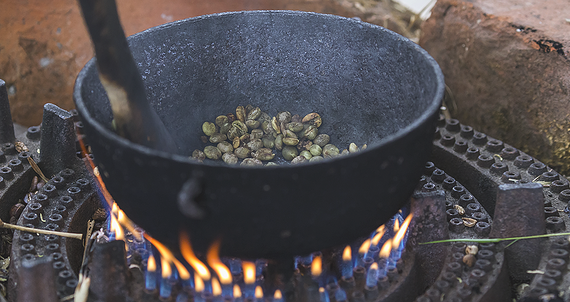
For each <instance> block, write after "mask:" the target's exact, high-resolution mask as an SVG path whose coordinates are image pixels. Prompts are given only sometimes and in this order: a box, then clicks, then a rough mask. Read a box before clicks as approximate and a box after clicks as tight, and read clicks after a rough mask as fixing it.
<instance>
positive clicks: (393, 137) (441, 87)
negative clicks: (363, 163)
mask: <svg viewBox="0 0 570 302" xmlns="http://www.w3.org/2000/svg"><path fill="white" fill-rule="evenodd" d="M258 14H288V15H308V16H317V17H319V18H323V19H337V20H338V19H341V20H342V19H343V20H345V21H346V22H351V23H355V24H359V25H361V26H365V27H369V28H372V29H375V30H379V31H381V32H383V34H385V35H388V36H392V38H393V39H394V40H399V41H402V42H404V43H405V44H407V45H408V46H409V47H411V48H413V49H415V51H417V52H419V53H420V54H421V55H422V56H423V58H424V59H425V60H426V63H428V64H429V65H430V66H431V67H432V69H433V72H434V75H435V79H436V83H437V87H436V90H435V95H434V97H433V98H432V99H431V102H430V104H429V105H428V106H427V108H426V110H425V111H424V112H423V113H422V114H421V115H420V116H419V117H418V118H416V119H415V120H414V121H413V122H412V123H410V124H408V125H406V126H405V127H403V128H401V129H399V130H398V131H396V132H394V133H392V134H389V135H387V136H386V137H384V138H382V139H379V140H378V141H376V142H374V143H371V144H369V145H368V146H367V149H366V150H361V151H360V152H358V153H355V154H354V153H353V154H348V155H345V156H339V157H335V158H328V159H325V160H323V161H317V162H307V163H304V164H303V165H272V166H241V165H227V164H220V163H217V162H211V161H205V162H198V161H196V160H193V159H191V158H189V157H188V156H184V155H180V154H175V153H170V152H165V151H159V150H156V149H152V148H150V147H146V146H143V145H140V144H136V143H133V142H131V141H129V140H127V139H125V138H123V137H121V136H119V135H117V134H116V133H114V132H113V131H111V130H110V129H109V128H107V127H105V126H104V125H103V124H101V123H99V121H97V120H96V119H95V118H94V117H93V116H92V115H91V113H90V112H89V111H88V110H87V107H86V106H85V104H84V101H83V98H82V96H81V92H82V87H83V80H84V78H85V77H86V76H87V73H88V72H89V71H90V69H91V68H90V67H91V66H93V65H94V64H95V60H96V58H95V57H93V58H92V59H90V60H89V61H88V62H87V63H86V64H85V66H84V67H83V68H82V69H81V71H80V72H79V74H78V75H77V79H76V81H75V87H74V89H73V98H74V101H75V106H76V109H77V110H78V112H79V113H80V116H81V118H82V119H83V120H85V121H86V122H87V123H88V124H90V125H92V126H93V127H94V128H95V129H96V131H98V132H99V133H100V134H101V135H102V136H104V137H105V138H106V139H107V140H110V141H114V142H116V143H117V144H118V145H120V146H122V147H123V148H126V149H133V150H134V151H136V152H140V153H142V154H144V155H148V156H154V157H159V158H162V159H168V160H174V161H176V162H179V163H183V164H189V165H196V166H198V167H200V166H215V167H220V168H227V169H267V170H273V169H295V168H299V167H300V166H308V165H323V164H328V163H330V162H332V161H341V160H346V159H349V158H352V157H353V156H358V155H359V154H361V153H368V152H374V151H375V150H376V149H379V148H381V147H382V146H384V145H387V144H390V143H392V142H394V141H397V140H400V139H402V138H403V137H405V136H406V135H408V134H409V133H410V132H412V131H413V130H414V129H416V128H418V127H420V125H421V124H423V123H425V121H426V120H429V119H430V117H432V116H433V115H434V114H435V113H436V112H437V111H438V110H439V108H440V106H441V100H442V99H443V95H444V91H445V82H444V76H443V73H442V71H441V69H440V67H439V65H438V64H437V62H436V61H435V59H434V58H433V57H431V56H430V55H429V54H428V52H427V51H426V50H424V49H423V48H421V47H420V46H419V45H418V44H416V43H414V42H413V41H411V40H410V39H408V38H406V37H404V36H402V35H400V34H397V33H395V32H393V31H391V30H389V29H386V28H384V27H381V26H378V25H375V24H371V23H367V22H363V21H360V20H356V19H353V18H347V17H342V16H337V15H331V14H322V13H315V12H304V11H291V10H255V11H232V12H223V13H216V14H208V15H201V16H197V17H192V18H187V19H183V20H178V21H173V22H169V23H165V24H162V25H158V26H155V27H151V28H148V29H146V30H144V31H141V32H138V33H135V34H133V35H131V36H129V39H130V38H134V37H138V36H140V35H145V34H148V33H152V32H154V31H160V30H163V29H166V28H169V27H172V26H176V25H178V24H181V23H186V22H198V21H201V20H206V19H210V18H217V17H219V16H227V15H258Z"/></svg>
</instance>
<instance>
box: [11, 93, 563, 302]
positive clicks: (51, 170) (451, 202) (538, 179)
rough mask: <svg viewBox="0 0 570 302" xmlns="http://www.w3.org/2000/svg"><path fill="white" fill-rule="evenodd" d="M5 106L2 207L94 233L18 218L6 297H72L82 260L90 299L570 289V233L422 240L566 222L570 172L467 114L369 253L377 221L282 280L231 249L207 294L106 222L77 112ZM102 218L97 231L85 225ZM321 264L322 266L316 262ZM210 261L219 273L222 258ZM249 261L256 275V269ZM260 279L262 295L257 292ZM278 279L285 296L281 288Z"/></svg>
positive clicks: (546, 228) (373, 297) (466, 296)
mask: <svg viewBox="0 0 570 302" xmlns="http://www.w3.org/2000/svg"><path fill="white" fill-rule="evenodd" d="M0 88H1V89H0V96H2V94H4V95H5V87H4V86H2V87H0ZM0 101H1V102H2V104H0V105H1V106H8V105H7V104H8V100H7V97H5V96H4V97H0ZM6 112H8V113H6ZM1 118H2V119H1V120H2V121H3V122H2V128H1V129H0V130H1V131H0V132H1V133H0V137H2V138H4V141H3V142H2V152H1V153H0V161H1V162H2V167H1V168H0V176H1V178H0V187H1V188H0V209H1V211H0V213H2V217H1V218H2V220H3V221H5V222H8V221H9V222H10V223H13V224H17V225H20V226H27V227H32V228H37V229H42V230H52V231H64V232H72V233H82V234H84V235H87V237H90V238H91V239H90V240H86V241H85V242H82V241H80V240H77V239H70V238H62V237H59V236H55V235H41V234H35V233H28V232H22V231H14V232H13V238H12V241H11V248H10V245H9V244H10V242H9V241H8V240H6V238H7V235H11V232H10V231H7V230H3V231H2V232H3V234H4V235H3V236H2V244H3V246H2V249H1V251H2V252H4V253H5V254H4V255H1V256H2V257H8V256H10V267H9V268H8V277H9V278H8V280H7V282H6V281H3V282H2V283H0V284H1V285H2V289H3V291H6V287H7V294H8V295H7V298H8V300H9V301H60V300H71V299H72V297H73V295H74V294H75V295H78V294H79V292H80V291H78V290H77V289H76V287H77V285H78V281H79V272H82V273H85V272H86V271H88V272H89V278H90V280H91V283H90V287H89V295H88V298H86V300H85V301H111V300H112V301H202V300H204V301H218V300H220V301H221V300H222V299H223V300H224V301H239V300H240V299H241V300H243V301H261V300H263V301H276V302H277V301H323V302H324V301H327V302H328V301H339V302H340V301H358V302H362V301H511V300H512V299H513V298H515V299H517V300H518V301H555V300H557V299H558V300H568V299H569V298H570V294H569V293H567V292H566V291H565V289H566V288H568V286H569V285H570V284H569V283H570V281H568V280H570V278H568V277H567V275H568V271H567V261H568V258H569V257H568V252H569V249H570V246H569V242H568V240H567V238H566V237H551V238H549V239H546V238H537V239H532V240H521V241H517V242H514V243H513V242H505V243H479V244H477V243H473V242H471V243H469V242H467V243H464V242H461V243H453V244H448V243H440V244H430V245H421V244H420V243H423V242H427V241H433V240H440V239H445V238H452V239H475V238H477V239H483V238H489V237H491V238H496V237H501V238H504V237H515V236H524V235H536V234H554V233H559V232H567V231H568V223H569V221H568V220H569V217H568V214H567V212H568V208H567V203H568V201H569V200H570V189H569V184H568V180H567V179H566V178H565V177H563V176H561V175H559V174H558V173H556V172H555V171H553V170H552V169H550V168H549V167H547V166H546V165H544V164H543V163H541V162H539V161H537V160H536V159H534V158H532V157H531V156H529V155H527V154H524V153H523V152H521V151H519V150H517V149H516V148H513V147H512V146H509V145H506V144H504V143H503V142H501V141H499V140H496V139H493V138H490V137H487V136H486V135H485V134H483V133H480V132H476V131H474V130H473V129H472V128H471V127H469V126H465V125H461V124H460V123H459V122H458V121H457V120H445V119H444V118H440V120H439V124H438V128H437V132H436V136H435V139H434V148H433V155H432V158H431V160H432V161H431V162H428V163H427V164H426V167H425V173H424V175H423V176H422V177H421V179H420V181H419V183H418V186H417V189H416V191H415V193H414V195H413V197H412V199H411V201H410V203H409V204H408V205H407V206H406V208H405V209H403V212H402V214H398V215H396V217H395V218H393V219H392V220H391V222H389V223H387V224H386V225H385V226H384V229H383V230H382V232H385V233H386V234H387V235H384V236H380V239H377V240H378V245H374V244H373V245H372V248H370V247H367V248H366V249H365V252H364V253H363V254H361V253H359V252H357V251H358V249H359V248H360V247H362V245H363V243H364V242H365V239H368V241H369V242H370V240H371V239H373V238H374V235H377V234H378V231H375V232H373V233H372V235H371V237H370V238H363V239H362V240H360V241H358V242H354V243H347V244H348V245H349V246H350V247H351V248H352V251H353V252H352V254H349V255H350V256H351V258H350V259H351V260H349V261H348V262H347V261H346V260H345V261H343V252H344V251H345V250H346V247H344V246H343V247H337V248H333V249H330V250H325V251H319V252H315V253H313V254H311V255H306V256H302V257H298V258H296V259H295V260H294V261H293V260H292V261H291V263H295V264H294V266H293V265H292V267H290V268H289V269H290V278H288V279H287V280H281V283H280V282H276V281H275V276H274V275H273V274H276V271H275V267H276V266H278V265H276V264H275V261H268V260H263V259H258V260H257V261H255V262H251V264H252V265H253V270H254V271H253V273H251V272H248V271H244V270H243V267H245V266H243V265H242V264H243V263H242V260H240V259H234V258H231V259H224V258H222V259H221V263H222V265H225V266H226V268H227V269H228V270H229V271H230V272H231V274H232V277H233V278H232V280H233V281H232V283H231V284H222V285H221V287H222V295H223V296H224V297H223V298H222V297H220V296H217V295H214V294H213V293H214V291H215V290H216V284H215V282H206V283H205V284H201V285H202V286H203V288H202V289H200V288H198V290H200V291H202V294H197V293H196V288H197V287H200V284H198V283H199V282H200V280H202V279H200V278H198V279H199V280H198V279H195V276H196V275H198V274H197V273H196V272H194V270H193V269H192V268H191V266H189V265H187V263H185V262H183V261H178V260H176V261H177V262H176V263H177V264H181V265H183V266H182V267H179V266H177V265H174V266H173V267H172V268H173V271H172V272H171V273H170V275H167V276H166V277H164V278H161V274H162V272H164V270H165V268H166V267H165V264H164V263H161V256H160V253H159V251H158V249H157V244H156V243H155V244H154V246H153V244H151V243H150V242H149V241H147V240H144V239H141V237H140V236H135V235H137V233H138V235H140V234H142V233H143V231H141V230H135V229H131V230H125V234H123V235H121V236H119V235H118V234H117V232H116V231H115V232H110V229H109V228H110V225H111V224H112V221H111V219H110V218H109V217H110V216H113V215H109V213H110V212H111V213H112V211H113V210H112V209H110V208H109V207H108V206H104V205H105V204H106V201H105V200H104V199H103V198H102V194H100V193H101V190H100V187H99V185H98V182H97V181H96V179H95V178H94V176H93V171H90V168H88V165H86V162H88V161H89V159H90V158H89V156H85V155H84V153H81V152H79V151H80V148H79V143H78V141H76V136H75V133H76V131H77V132H78V133H79V138H81V129H82V126H81V122H79V121H78V120H77V116H76V115H75V114H74V113H73V112H72V113H70V112H67V111H64V110H62V109H60V108H57V107H56V106H54V105H51V104H47V105H46V106H45V107H44V118H43V122H42V125H41V127H39V126H37V127H30V128H29V129H28V130H27V132H26V133H23V134H20V135H17V136H16V137H15V139H13V137H11V135H10V132H11V131H12V133H13V128H12V127H11V126H12V125H11V124H10V123H6V120H10V116H9V111H2V117H1ZM29 158H31V159H32V160H33V161H32V160H29ZM33 162H36V163H37V164H38V166H39V168H40V169H41V171H43V173H44V174H45V175H46V176H47V181H46V182H45V183H44V182H42V181H39V183H40V185H38V184H37V181H36V180H34V177H36V179H41V178H39V177H38V176H39V175H38V174H37V171H36V170H34V167H33V164H32V163H33ZM31 183H33V186H32V188H30V184H31ZM116 211H120V210H116ZM407 212H410V214H413V217H414V218H413V219H412V220H411V225H410V228H409V231H408V232H407V235H405V237H407V242H406V244H405V248H404V249H400V250H399V252H400V253H401V255H397V256H393V255H390V256H387V257H386V258H382V257H380V256H379V255H378V253H380V249H381V247H382V246H383V245H384V243H386V242H389V241H390V239H389V238H391V236H392V235H394V233H395V232H394V231H392V230H393V228H394V224H401V223H403V222H404V221H403V218H404V217H405V216H407ZM410 217H411V216H410ZM119 228H120V227H119ZM93 230H95V231H96V233H95V234H98V236H89V234H91V233H92V231H93ZM97 230H102V231H97ZM403 234H405V233H403ZM84 244H86V245H87V248H85V247H84ZM158 245H159V243H158ZM402 247H403V246H402ZM159 249H160V247H159ZM394 250H395V251H397V252H398V249H394ZM394 250H392V252H394ZM10 251H11V252H10ZM8 252H10V254H9V255H8V254H7V253H8ZM151 255H153V256H152V257H151ZM204 256H205V255H204ZM150 258H152V260H150ZM183 258H184V257H180V259H181V260H182V259H183ZM199 258H200V259H202V260H204V259H205V258H202V257H201V256H200V257H199ZM317 259H318V260H317ZM370 259H372V260H370ZM381 259H384V260H381ZM243 262H245V261H243ZM389 262H391V263H389ZM4 263H5V262H4ZM347 263H349V266H348V269H347ZM152 266H153V267H152ZM316 266H319V268H320V270H319V271H318V272H317V271H316V268H315V267H316ZM177 268H178V269H177ZM184 269H186V272H184ZM209 273H210V274H212V275H213V276H214V275H215V271H214V270H211V271H209ZM184 274H188V275H184ZM250 274H253V281H251V282H246V279H247V278H251V276H249V275H250ZM189 276H190V277H189ZM192 276H193V277H192ZM196 281H198V283H197V282H196ZM235 285H237V290H236V289H235V288H234V287H236V286H235ZM257 286H259V288H260V291H261V292H262V294H261V295H262V296H263V298H259V297H258V298H256V293H255V292H256V287H257ZM228 287H229V290H228ZM276 289H279V290H280V292H279V294H280V295H279V294H275V290H276ZM238 292H239V294H238ZM257 294H258V296H259V293H257ZM236 295H240V296H241V297H242V298H237V297H236Z"/></svg>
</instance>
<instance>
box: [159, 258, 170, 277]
mask: <svg viewBox="0 0 570 302" xmlns="http://www.w3.org/2000/svg"><path fill="white" fill-rule="evenodd" d="M160 265H161V268H162V279H166V278H168V277H170V275H172V268H171V267H170V263H168V260H166V259H165V258H160Z"/></svg>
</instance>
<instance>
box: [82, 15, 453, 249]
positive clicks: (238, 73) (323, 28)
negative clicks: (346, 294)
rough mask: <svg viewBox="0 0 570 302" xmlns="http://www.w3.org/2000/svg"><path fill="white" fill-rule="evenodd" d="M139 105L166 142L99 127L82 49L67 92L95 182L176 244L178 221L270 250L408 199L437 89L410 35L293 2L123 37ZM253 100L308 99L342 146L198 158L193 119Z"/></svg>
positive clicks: (194, 233)
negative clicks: (170, 148)
mask: <svg viewBox="0 0 570 302" xmlns="http://www.w3.org/2000/svg"><path fill="white" fill-rule="evenodd" d="M129 43H130V47H131V51H132V53H133V56H134V58H135V61H136V62H137V63H138V66H139V70H140V72H141V75H142V77H143V81H144V83H145V86H146V94H147V98H148V100H149V102H150V103H151V106H152V107H154V108H155V110H156V112H157V113H158V115H159V116H160V118H161V119H162V120H163V122H164V124H165V126H166V128H167V129H168V131H169V132H170V133H171V134H172V136H173V138H174V139H175V141H176V142H177V145H178V147H179V150H178V154H173V153H166V152H161V151H157V150H153V149H150V148H147V147H143V146H141V145H136V144H133V143H131V142H129V141H127V140H125V139H123V138H121V137H119V136H117V135H116V134H115V133H114V132H113V131H112V130H111V129H112V127H111V121H112V113H111V109H110V105H109V103H108V100H107V97H106V94H105V92H104V90H103V87H102V86H101V84H100V82H99V79H98V76H97V68H96V64H95V61H94V60H91V61H89V62H88V63H87V65H86V66H85V67H84V68H83V70H82V71H81V72H80V74H79V76H78V77H77V81H76V85H75V91H74V98H75V103H76V106H77V110H78V111H79V114H80V116H81V118H82V121H83V124H84V127H85V132H86V139H87V142H88V143H89V144H90V145H91V148H92V150H93V153H94V155H95V161H96V163H97V164H98V166H99V171H100V172H101V175H102V177H103V180H104V182H105V184H106V187H107V189H108V190H109V192H110V193H111V194H112V195H113V197H114V198H115V200H116V202H117V203H118V204H119V206H120V207H121V208H122V209H123V210H124V211H125V212H126V214H127V215H128V216H129V217H130V218H131V219H132V220H134V221H135V222H136V223H137V224H138V225H140V226H141V227H142V228H144V229H145V230H146V231H147V232H148V233H149V234H151V235H152V236H154V237H155V238H157V239H158V240H160V241H162V242H164V243H166V244H167V245H170V246H173V247H176V245H177V242H178V238H179V233H180V231H181V230H185V231H186V232H187V233H188V234H189V236H190V239H191V242H192V244H193V247H194V249H195V250H197V251H198V252H204V251H206V250H207V249H208V247H209V246H210V245H211V244H212V242H213V241H215V240H216V239H218V238H220V239H221V242H222V248H221V253H222V255H231V256H238V257H246V258H257V257H265V258H280V257H289V256H293V255H302V254H306V253H310V252H313V251H317V250H321V249H323V248H328V247H333V246H338V245H342V244H346V243H349V242H350V241H351V240H354V239H355V238H358V237H360V236H363V235H366V234H368V233H369V232H370V231H372V230H373V229H375V228H376V227H378V226H379V225H381V224H382V223H384V222H385V221H387V220H388V219H389V218H390V217H392V216H393V215H394V214H395V213H396V212H397V211H398V209H400V208H401V207H402V206H403V205H404V204H405V203H406V202H407V201H408V199H409V197H410V195H411V193H412V191H413V189H414V187H415V185H416V183H417V181H418V179H419V177H420V175H421V172H422V169H423V167H424V164H425V162H426V161H427V160H428V156H429V154H430V150H431V142H432V138H433V134H434V131H435V120H436V117H437V115H438V108H439V106H440V101H441V98H442V95H443V91H444V81H443V75H442V73H441V71H440V69H439V67H438V65H437V63H436V62H435V61H434V60H433V59H432V58H431V57H430V56H429V55H428V54H427V53H426V52H425V51H424V50H423V49H421V48H420V47H419V46H418V45H416V44H415V43H413V42H411V41H409V40H408V39H406V38H404V37H402V36H399V35H397V34H395V33H393V32H391V31H389V30H386V29H384V28H381V27H378V26H375V25H371V24H368V23H364V22H360V21H357V20H353V19H347V18H342V17H338V16H332V15H322V14H316V13H307V12H293V11H254V12H233V13H222V14H216V15H209V16H201V17H196V18H191V19H187V20H183V21H178V22H173V23H169V24H165V25H162V26H158V27H155V28H151V29H149V30H146V31H144V32H141V33H138V34H135V35H133V36H131V37H130V38H129ZM247 104H253V105H255V106H259V107H260V108H261V109H262V110H263V111H265V112H268V113H269V114H270V115H275V114H276V113H277V112H279V111H290V112H291V113H293V114H300V115H301V116H303V115H305V114H308V113H310V112H318V113H319V114H320V115H321V116H322V118H323V125H322V126H321V127H320V128H319V132H320V133H326V134H329V135H330V136H331V143H333V144H335V145H336V146H338V147H339V148H340V149H341V150H342V149H343V148H348V145H349V144H350V143H351V142H354V143H356V144H357V145H359V146H362V145H363V144H367V145H368V148H367V149H366V150H363V151H361V152H359V153H356V154H351V155H348V156H342V157H337V158H334V159H328V160H325V161H321V162H318V163H308V164H300V165H282V166H277V167H244V166H239V165H236V166H229V165H225V164H220V163H216V162H210V161H205V162H203V163H199V162H196V161H193V160H191V159H189V158H188V156H189V155H190V154H191V153H192V151H193V150H194V149H203V148H204V146H205V145H204V144H203V143H202V142H201V141H200V136H201V135H203V134H202V133H201V125H202V123H203V122H205V121H213V120H214V119H215V117H216V116H218V115H220V114H226V113H229V112H235V108H236V107H237V106H238V105H244V106H245V105H247Z"/></svg>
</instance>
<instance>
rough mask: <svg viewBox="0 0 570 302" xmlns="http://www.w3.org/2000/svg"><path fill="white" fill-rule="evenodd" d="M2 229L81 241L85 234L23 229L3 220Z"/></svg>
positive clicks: (0, 224)
mask: <svg viewBox="0 0 570 302" xmlns="http://www.w3.org/2000/svg"><path fill="white" fill-rule="evenodd" d="M0 228H5V229H12V230H18V231H22V232H28V233H36V234H44V235H56V236H61V237H67V238H74V239H79V240H81V239H82V238H83V234H78V233H67V232H57V231H47V230H42V229H35V228H28V227H23V226H19V225H13V224H10V223H5V222H4V221H2V220H1V219H0Z"/></svg>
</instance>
